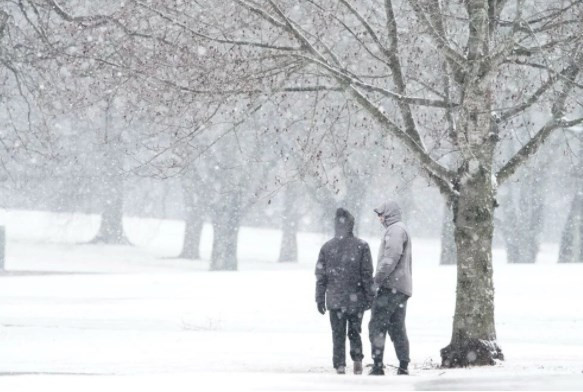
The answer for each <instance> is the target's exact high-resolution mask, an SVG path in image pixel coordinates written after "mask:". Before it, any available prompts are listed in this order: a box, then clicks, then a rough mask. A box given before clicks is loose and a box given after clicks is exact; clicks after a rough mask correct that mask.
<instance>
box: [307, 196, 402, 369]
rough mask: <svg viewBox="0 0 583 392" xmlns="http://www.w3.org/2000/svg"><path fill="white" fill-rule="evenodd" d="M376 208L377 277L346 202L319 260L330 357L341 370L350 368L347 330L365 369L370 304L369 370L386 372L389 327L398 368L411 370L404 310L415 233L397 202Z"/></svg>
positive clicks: (320, 308) (318, 295) (318, 277)
mask: <svg viewBox="0 0 583 392" xmlns="http://www.w3.org/2000/svg"><path fill="white" fill-rule="evenodd" d="M374 211H375V213H376V214H377V215H378V217H379V220H380V222H381V224H382V225H383V226H384V227H385V233H384V235H383V238H382V241H381V246H380V250H379V257H378V260H377V268H376V272H375V273H374V278H373V267H372V258H371V254H370V248H369V246H368V244H367V243H366V242H365V241H363V240H362V239H360V238H357V237H355V236H354V233H353V229H354V217H353V216H352V215H351V214H350V213H349V212H348V211H346V210H345V209H342V208H339V209H338V210H337V211H336V217H335V236H334V238H333V239H331V240H330V241H328V242H326V243H325V244H324V245H323V246H322V248H321V250H320V254H319V256H318V262H317V264H316V304H317V307H318V311H319V312H320V313H322V314H325V312H326V309H328V311H329V313H330V325H331V327H332V340H333V356H332V362H333V366H334V368H335V369H336V371H337V373H339V374H344V373H345V372H346V351H345V350H346V336H347V332H348V339H349V341H350V356H351V359H352V361H353V364H354V369H353V370H354V373H355V374H361V373H362V360H363V359H364V353H363V350H362V340H361V338H360V334H361V330H362V328H361V326H362V319H363V315H364V312H365V311H366V310H369V309H371V312H372V313H371V318H370V322H369V326H368V328H369V338H370V342H371V351H372V359H373V362H374V363H373V367H372V370H371V371H370V373H369V374H371V375H383V374H384V364H383V356H384V349H385V341H386V335H387V333H388V334H389V336H390V338H391V340H392V341H393V344H394V347H395V352H396V354H397V358H398V359H399V368H398V371H397V374H408V364H409V361H410V359H409V340H408V337H407V331H406V328H405V315H406V309H407V300H408V299H409V297H411V295H412V279H411V277H412V273H411V239H410V237H409V234H408V232H407V228H406V227H405V224H404V223H403V222H402V220H401V209H400V208H399V205H398V204H397V203H396V202H394V201H392V200H390V201H387V202H385V203H383V204H382V205H381V206H379V207H378V208H375V209H374Z"/></svg>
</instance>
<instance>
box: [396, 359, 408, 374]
mask: <svg viewBox="0 0 583 392" xmlns="http://www.w3.org/2000/svg"><path fill="white" fill-rule="evenodd" d="M408 366H409V362H406V361H400V362H399V369H398V370H397V375H399V376H408V375H409V370H407V368H408Z"/></svg>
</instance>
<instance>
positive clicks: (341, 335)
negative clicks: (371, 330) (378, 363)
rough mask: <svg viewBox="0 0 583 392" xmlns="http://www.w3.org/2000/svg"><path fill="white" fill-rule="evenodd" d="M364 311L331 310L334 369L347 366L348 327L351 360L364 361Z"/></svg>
mask: <svg viewBox="0 0 583 392" xmlns="http://www.w3.org/2000/svg"><path fill="white" fill-rule="evenodd" d="M362 314H363V311H362V310H360V311H357V310H354V311H347V310H342V309H330V324H331V325H332V341H333V343H334V350H333V356H332V363H333V365H334V368H335V369H337V368H338V367H339V366H346V327H348V340H350V358H352V360H353V361H362V359H363V358H364V354H363V353H362V340H361V339H360V332H361V331H362Z"/></svg>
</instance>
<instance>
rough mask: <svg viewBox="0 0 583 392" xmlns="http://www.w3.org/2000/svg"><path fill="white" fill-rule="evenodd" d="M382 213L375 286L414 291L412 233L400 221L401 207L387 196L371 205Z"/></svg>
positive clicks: (406, 293)
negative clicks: (376, 204) (377, 203)
mask: <svg viewBox="0 0 583 392" xmlns="http://www.w3.org/2000/svg"><path fill="white" fill-rule="evenodd" d="M374 212H376V213H377V214H378V215H380V216H382V217H383V220H382V223H383V226H384V227H385V234H384V235H383V238H382V240H381V247H380V249H379V258H378V260H377V268H376V272H375V277H374V283H375V286H376V287H382V288H387V289H393V290H397V291H399V292H401V293H403V294H405V295H407V296H409V297H410V296H411V295H413V282H412V265H411V258H412V257H411V256H412V255H411V237H410V236H409V233H408V232H407V227H406V226H405V224H404V223H403V222H402V221H401V208H399V205H398V204H397V203H396V202H394V201H392V200H389V201H387V202H385V203H383V204H382V205H381V206H379V207H377V208H375V209H374Z"/></svg>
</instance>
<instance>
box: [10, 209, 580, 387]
mask: <svg viewBox="0 0 583 392" xmlns="http://www.w3.org/2000/svg"><path fill="white" fill-rule="evenodd" d="M4 220H5V224H6V227H7V236H8V244H7V249H6V254H7V262H6V268H7V269H8V272H7V273H4V274H2V275H0V391H20V390H26V391H29V390H30V391H37V390H41V389H42V390H49V391H52V390H59V391H69V390H71V391H73V390H75V391H78V390H83V391H84V392H85V391H93V390H96V391H97V390H100V391H103V390H115V391H117V390H137V389H138V388H139V390H142V391H143V390H156V391H159V390H164V389H166V390H172V391H182V390H184V391H186V390H188V391H207V390H217V389H230V390H236V391H239V390H386V389H404V390H412V389H421V390H427V389H429V390H452V389H453V390H456V389H472V390H483V389H505V390H509V389H535V390H537V389H538V390H541V389H542V390H545V389H575V390H581V389H583V302H582V301H581V299H582V298H583V284H582V283H581V282H582V281H583V264H581V265H559V264H556V263H555V260H556V255H557V246H556V245H554V244H545V245H544V246H543V249H542V252H541V254H540V258H539V260H538V263H537V264H535V265H508V264H506V263H505V255H504V251H503V250H499V249H496V250H495V252H494V259H495V263H494V264H495V285H496V320H497V331H498V339H499V343H500V345H501V347H502V349H503V351H504V354H505V356H506V358H507V359H506V361H505V362H503V363H501V364H499V365H497V366H494V367H487V368H470V369H455V370H448V369H439V368H437V364H438V363H439V349H440V348H442V347H444V346H445V345H447V343H448V342H449V338H450V333H451V321H452V316H453V310H454V294H455V267H450V266H439V265H437V263H438V255H439V243H438V241H436V240H426V239H419V238H415V239H414V286H415V287H414V290H415V293H414V296H413V298H412V299H411V300H410V301H409V305H408V318H407V327H408V331H409V338H410V340H411V356H412V360H413V363H412V375H411V376H410V377H397V376H395V375H393V373H394V371H393V370H390V369H389V371H388V373H387V376H385V377H370V376H366V375H362V376H354V375H345V376H338V375H336V374H334V372H333V369H332V368H331V345H332V339H331V333H330V327H329V321H328V318H327V316H321V315H320V314H319V313H318V312H317V311H316V307H315V303H314V276H313V267H314V262H315V258H316V256H317V252H318V249H319V246H320V245H321V243H322V242H323V241H324V240H325V238H324V237H323V236H321V235H319V234H312V233H302V234H300V236H299V242H300V259H301V260H300V262H299V263H298V264H277V263H276V262H275V261H274V260H276V259H277V252H278V246H279V240H280V233H279V232H277V231H271V230H259V229H248V228H246V229H243V230H242V232H241V242H240V248H239V252H240V253H239V254H240V271H238V272H208V271H207V269H208V256H209V253H210V240H211V237H212V234H211V230H210V228H209V227H205V230H204V232H203V246H202V256H203V260H201V261H187V260H181V259H173V258H171V257H172V256H174V255H176V254H178V253H179V250H180V246H181V233H182V230H183V225H182V223H181V222H176V221H157V220H143V219H127V220H126V222H125V224H126V229H127V233H128V237H129V239H130V240H131V241H132V242H134V243H135V244H136V246H135V247H126V246H119V247H118V246H102V245H87V244H83V242H84V241H87V240H89V239H90V238H91V236H92V235H93V234H94V233H95V231H96V230H97V223H98V219H97V218H96V217H89V216H82V215H75V216H72V215H56V214H48V213H38V212H24V211H11V212H8V213H7V214H6V216H5V217H4ZM368 240H370V243H371V247H372V248H373V254H376V248H377V246H378V240H377V239H368ZM367 323H368V314H367V316H366V318H365V323H364V325H363V329H364V331H363V342H364V343H365V350H366V351H367V352H368V350H369V344H368V339H367ZM368 361H370V360H368ZM365 362H367V359H365ZM386 362H387V363H389V364H395V363H396V360H395V357H394V353H393V351H392V350H388V351H387V354H386ZM349 363H350V362H349ZM81 388H82V389H81ZM122 388H124V389H122Z"/></svg>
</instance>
